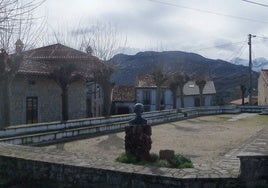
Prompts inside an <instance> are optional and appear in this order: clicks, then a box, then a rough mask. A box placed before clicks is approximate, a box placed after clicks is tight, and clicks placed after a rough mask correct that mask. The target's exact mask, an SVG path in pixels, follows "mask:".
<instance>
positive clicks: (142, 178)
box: [0, 148, 237, 188]
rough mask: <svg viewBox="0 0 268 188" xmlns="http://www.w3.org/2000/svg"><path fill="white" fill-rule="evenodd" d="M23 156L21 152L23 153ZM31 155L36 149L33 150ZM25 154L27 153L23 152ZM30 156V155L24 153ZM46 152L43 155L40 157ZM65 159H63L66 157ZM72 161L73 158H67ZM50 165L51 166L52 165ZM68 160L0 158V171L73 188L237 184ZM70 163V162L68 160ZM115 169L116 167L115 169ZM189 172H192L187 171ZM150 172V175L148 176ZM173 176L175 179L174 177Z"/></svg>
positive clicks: (178, 187) (233, 180) (200, 187)
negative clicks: (112, 167)
mask: <svg viewBox="0 0 268 188" xmlns="http://www.w3.org/2000/svg"><path fill="white" fill-rule="evenodd" d="M21 152H23V149H22V151H21ZM32 152H33V153H34V152H35V148H33V151H32ZM26 153H27V152H26ZM27 154H28V155H30V154H29V153H27ZM45 154H46V152H45V151H44V153H43V156H45ZM65 157H66V156H65ZM69 157H70V158H73V157H72V156H69ZM52 161H53V162H52ZM67 161H68V159H66V158H64V156H62V158H61V157H58V156H56V157H54V158H49V157H43V158H40V159H38V157H35V159H27V157H26V158H25V159H23V158H20V157H19V156H3V155H2V156H0V168H1V169H2V171H3V172H4V173H5V174H6V175H8V176H10V177H13V178H14V179H16V180H23V179H29V178H30V179H33V180H54V181H56V182H58V183H59V184H60V185H61V186H64V187H65V186H66V187H74V186H78V187H79V186H83V187H96V188H97V187H104V188H105V187H107V188H108V187H117V188H137V187H139V188H160V187H161V188H164V187H167V188H175V187H176V188H186V187H198V188H216V187H222V188H223V187H228V186H231V185H235V184H237V178H231V177H225V178H224V177H223V178H219V177H216V178H212V177H204V176H203V177H201V178H198V177H196V176H189V177H185V178H181V177H180V176H181V175H180V173H181V174H184V173H185V172H183V171H180V170H179V169H177V170H176V169H175V170H173V171H174V172H173V173H177V176H178V177H172V176H169V175H163V176H162V175H161V172H163V173H164V172H166V171H167V169H166V168H152V167H142V166H137V167H136V168H135V169H136V171H137V172H135V171H132V170H130V169H127V168H126V167H125V166H124V164H120V163H119V164H118V166H117V169H114V170H110V169H109V168H106V167H105V166H104V165H103V166H102V167H101V166H98V164H96V166H92V165H90V164H87V163H85V162H84V163H83V161H82V160H81V159H80V160H78V161H77V162H76V164H72V162H70V164H66V162H67ZM69 161H71V160H69ZM115 168H116V167H115ZM146 170H147V171H146ZM189 171H191V169H189ZM148 172H150V173H148ZM175 176H176V175H175Z"/></svg>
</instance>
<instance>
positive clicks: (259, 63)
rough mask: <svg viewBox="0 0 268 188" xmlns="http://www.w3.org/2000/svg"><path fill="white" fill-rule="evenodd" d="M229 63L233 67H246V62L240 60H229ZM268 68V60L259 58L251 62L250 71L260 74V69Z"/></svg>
mask: <svg viewBox="0 0 268 188" xmlns="http://www.w3.org/2000/svg"><path fill="white" fill-rule="evenodd" d="M231 63H233V64H235V65H243V66H247V67H248V63H249V62H248V60H245V59H241V58H234V59H232V60H231ZM267 68H268V60H267V59H265V58H263V57H260V58H256V59H253V60H252V70H254V71H256V72H260V71H261V70H262V69H267Z"/></svg>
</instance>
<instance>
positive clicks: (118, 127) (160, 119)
mask: <svg viewBox="0 0 268 188" xmlns="http://www.w3.org/2000/svg"><path fill="white" fill-rule="evenodd" d="M156 114H157V115H156ZM123 117H125V116H123ZM130 117H131V116H130ZM130 117H128V118H129V119H131V118H132V117H131V118H130ZM183 118H184V116H183V114H181V113H170V112H168V111H166V112H165V111H163V112H162V113H159V112H157V113H155V114H150V116H149V117H148V124H150V125H155V124H159V123H165V122H169V121H177V120H180V119H183ZM122 119H123V120H125V119H126V117H125V118H120V117H118V118H113V119H112V120H111V119H110V120H106V121H102V122H103V124H98V125H93V124H91V125H90V126H86V125H84V126H75V125H76V124H74V126H75V127H73V126H69V127H66V128H64V129H63V128H59V129H58V130H54V131H41V132H37V133H31V132H30V133H28V134H22V135H17V136H10V137H4V138H0V142H5V143H11V144H19V145H40V144H47V143H53V142H58V141H62V140H66V139H75V138H78V137H82V136H92V135H93V136H94V135H99V134H104V133H111V132H115V131H122V130H123V129H124V128H125V127H126V126H128V125H129V123H128V122H129V121H122ZM119 120H120V121H119ZM88 121H89V120H88ZM79 122H80V121H78V122H75V123H79ZM81 122H82V124H83V121H81ZM81 122H80V123H81ZM68 123H70V122H68ZM60 125H61V124H59V126H60ZM65 125H66V124H65ZM71 125H72V124H71ZM51 126H52V127H54V126H53V125H51ZM72 127H73V128H72ZM51 129H52V128H51ZM52 130H53V129H52Z"/></svg>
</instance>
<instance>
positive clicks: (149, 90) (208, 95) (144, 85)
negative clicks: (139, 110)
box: [136, 76, 216, 111]
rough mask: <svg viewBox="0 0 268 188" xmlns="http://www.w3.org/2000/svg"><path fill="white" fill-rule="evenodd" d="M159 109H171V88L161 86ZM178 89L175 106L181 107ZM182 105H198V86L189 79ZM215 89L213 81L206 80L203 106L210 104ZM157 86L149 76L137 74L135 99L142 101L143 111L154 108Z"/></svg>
mask: <svg viewBox="0 0 268 188" xmlns="http://www.w3.org/2000/svg"><path fill="white" fill-rule="evenodd" d="M160 93H161V96H160V97H161V98H160V109H161V110H164V109H172V108H173V100H172V92H171V90H170V89H169V88H168V87H167V86H165V84H164V85H163V86H162V87H161V92H160ZM179 93H180V92H179V89H178V91H177V95H176V108H181V102H180V101H181V100H180V97H181V96H180V95H179ZM183 93H184V107H196V106H199V105H200V95H199V89H198V86H197V85H196V84H195V82H194V81H189V82H187V83H186V84H185V85H184V88H183ZM215 95H216V90H215V86H214V83H213V81H207V82H206V85H205V87H204V90H203V100H204V105H205V106H211V105H212V101H213V98H214V96H215ZM156 96H157V88H156V86H155V84H154V83H153V82H152V80H151V79H150V77H149V76H138V77H137V82H136V101H137V102H140V103H143V104H144V108H145V111H154V110H156V103H157V101H156V98H157V97H156Z"/></svg>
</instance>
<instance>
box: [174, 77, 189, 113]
mask: <svg viewBox="0 0 268 188" xmlns="http://www.w3.org/2000/svg"><path fill="white" fill-rule="evenodd" d="M189 80H190V77H189V76H187V75H186V74H184V73H180V72H175V73H173V74H172V76H171V77H170V79H169V88H170V90H171V92H172V99H173V109H176V104H177V90H178V88H179V89H180V100H181V108H184V93H183V87H184V85H185V84H186V83H187V82H188V81H189Z"/></svg>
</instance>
